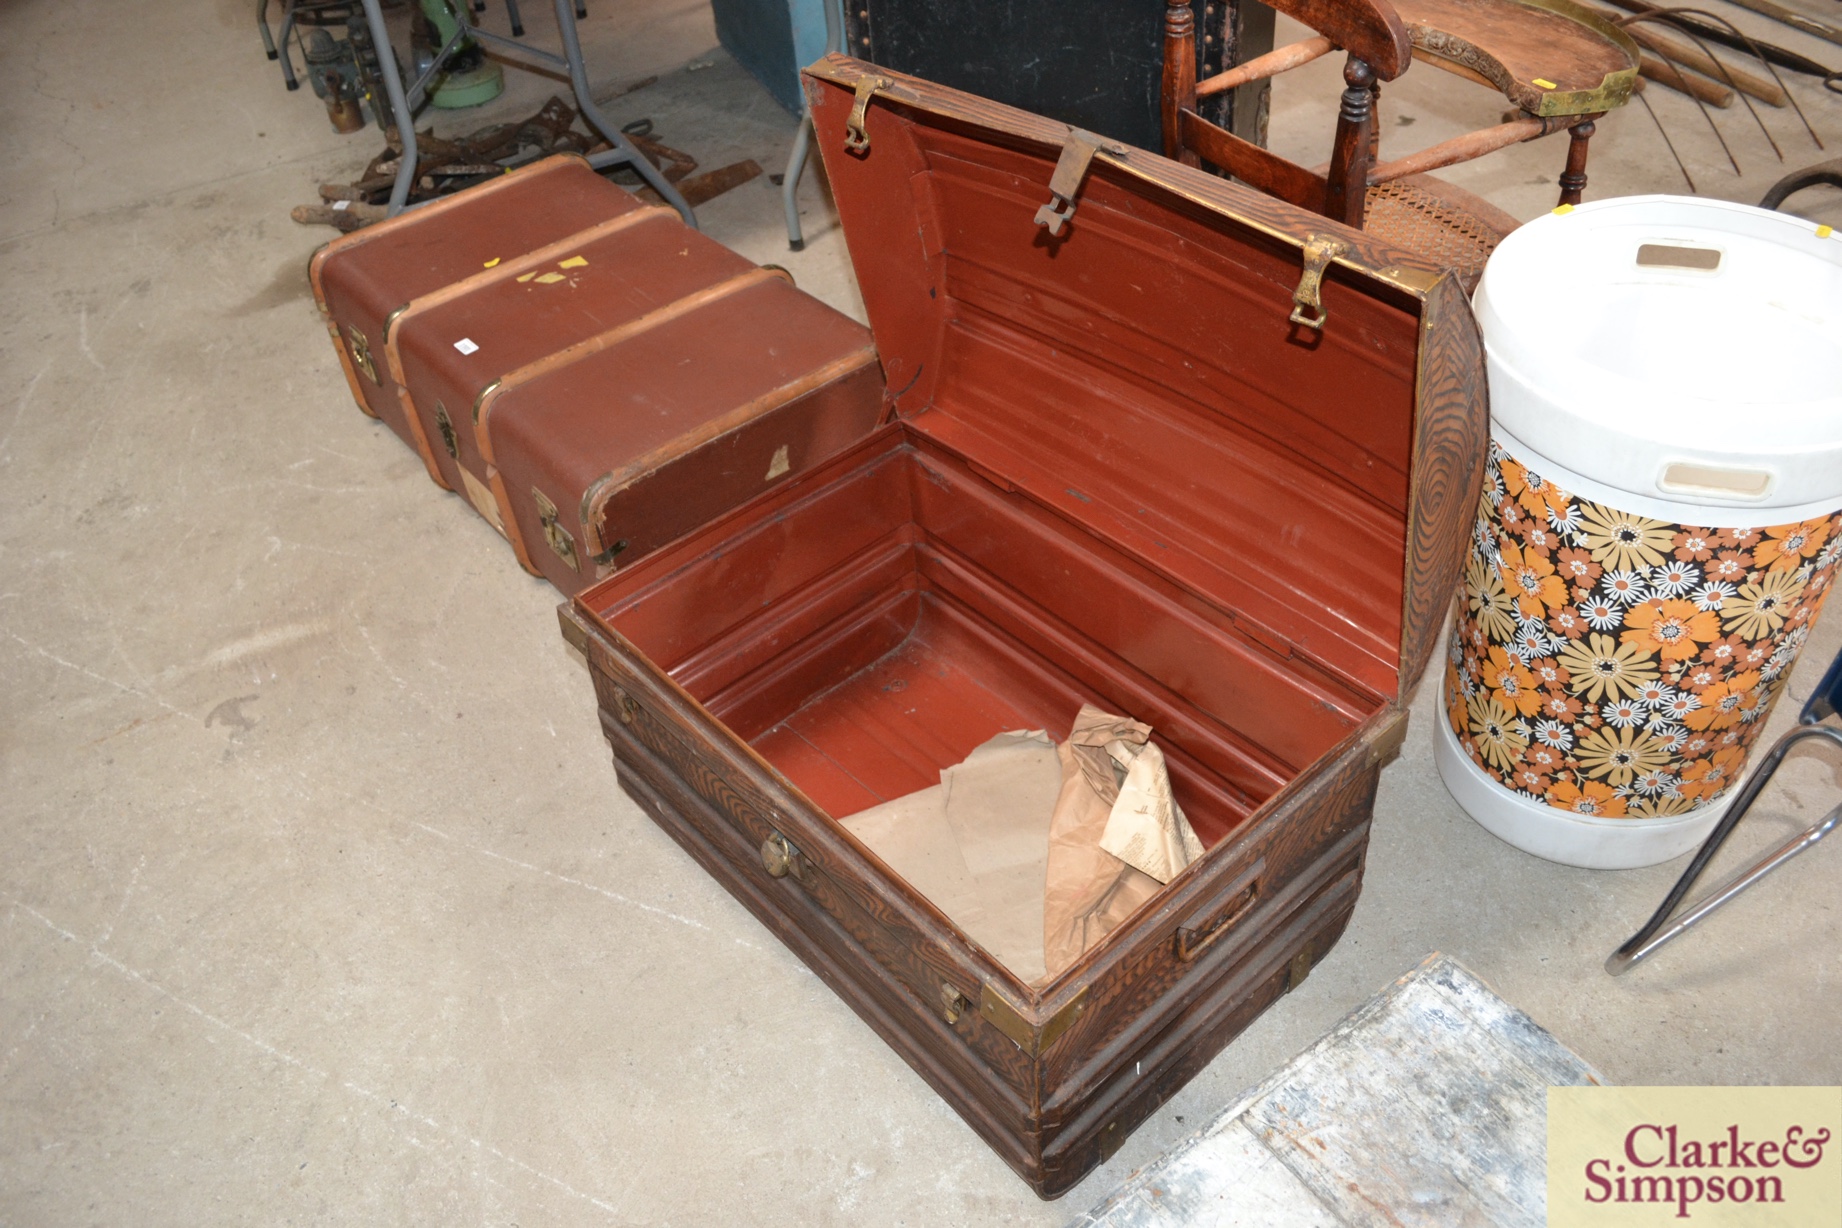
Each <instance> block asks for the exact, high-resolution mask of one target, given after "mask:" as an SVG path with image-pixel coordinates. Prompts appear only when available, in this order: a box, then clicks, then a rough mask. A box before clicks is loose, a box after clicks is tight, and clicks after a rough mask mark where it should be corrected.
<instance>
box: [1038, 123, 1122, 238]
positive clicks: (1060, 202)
mask: <svg viewBox="0 0 1842 1228" xmlns="http://www.w3.org/2000/svg"><path fill="white" fill-rule="evenodd" d="M1103 149H1104V150H1105V151H1106V152H1107V153H1109V154H1111V155H1112V156H1114V157H1115V158H1123V157H1125V156H1126V147H1125V146H1124V145H1121V144H1119V143H1118V142H1117V141H1109V140H1107V139H1106V138H1105V137H1101V136H1095V135H1094V134H1093V133H1091V132H1085V131H1083V130H1082V129H1080V128H1070V129H1069V130H1068V140H1067V142H1066V143H1065V144H1064V145H1063V146H1062V156H1061V157H1059V158H1057V159H1056V161H1055V173H1054V174H1053V175H1051V176H1049V197H1050V200H1049V203H1048V204H1046V205H1044V206H1043V207H1042V208H1040V209H1038V210H1037V211H1036V224H1037V225H1038V226H1041V227H1042V228H1043V229H1045V230H1047V231H1048V232H1049V233H1050V234H1051V235H1059V234H1061V233H1062V227H1063V226H1065V225H1067V224H1068V219H1069V218H1071V217H1073V216H1074V214H1075V197H1076V195H1078V194H1079V193H1080V191H1081V184H1082V182H1083V181H1084V180H1086V178H1087V168H1088V167H1089V166H1091V165H1093V161H1094V155H1095V154H1097V153H1099V152H1100V151H1101V150H1103Z"/></svg>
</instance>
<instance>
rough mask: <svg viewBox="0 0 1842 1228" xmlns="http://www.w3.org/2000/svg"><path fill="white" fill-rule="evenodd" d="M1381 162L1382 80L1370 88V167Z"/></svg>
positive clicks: (1377, 80)
mask: <svg viewBox="0 0 1842 1228" xmlns="http://www.w3.org/2000/svg"><path fill="white" fill-rule="evenodd" d="M1380 161H1381V80H1380V78H1377V79H1376V82H1375V84H1374V85H1371V86H1370V87H1369V165H1370V166H1373V165H1375V164H1376V163H1377V162H1380Z"/></svg>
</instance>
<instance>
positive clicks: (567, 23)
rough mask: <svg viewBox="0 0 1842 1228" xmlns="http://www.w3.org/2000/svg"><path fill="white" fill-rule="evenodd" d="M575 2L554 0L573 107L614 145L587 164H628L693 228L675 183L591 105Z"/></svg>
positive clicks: (690, 214)
mask: <svg viewBox="0 0 1842 1228" xmlns="http://www.w3.org/2000/svg"><path fill="white" fill-rule="evenodd" d="M575 9H576V6H575V4H574V0H556V25H557V31H558V32H559V33H560V34H561V35H562V36H563V58H564V59H565V60H567V61H568V67H569V84H570V86H571V87H572V88H573V89H574V90H575V92H576V109H577V110H579V111H581V112H582V117H583V118H584V119H586V120H588V122H589V123H590V124H591V125H592V126H593V127H594V128H595V130H596V131H597V132H599V133H601V135H602V137H603V138H605V139H606V140H607V142H608V144H610V145H612V146H613V147H614V148H612V149H609V150H607V151H605V152H603V153H599V154H596V155H595V156H594V157H592V158H590V159H589V160H588V164H589V165H590V166H592V167H594V168H595V169H596V170H601V169H603V168H604V167H609V166H619V165H625V166H631V167H632V168H633V170H634V171H635V173H637V174H638V175H639V177H640V178H641V179H644V180H645V181H646V186H647V187H650V188H651V189H652V190H653V191H655V192H657V193H658V194H659V195H660V196H662V197H664V199H665V203H666V204H668V205H670V206H671V207H672V208H674V209H676V210H677V211H678V215H679V216H680V217H682V218H683V219H684V224H685V225H687V226H689V227H690V228H691V229H693V230H695V229H697V215H696V214H695V213H693V212H691V206H690V205H688V204H686V203H685V199H684V197H683V195H682V194H680V193H679V191H678V189H677V187H676V186H674V185H673V184H672V182H671V181H670V180H668V179H666V178H665V176H664V175H661V174H660V173H659V168H658V167H656V166H654V165H653V164H652V163H650V162H648V161H647V160H646V155H645V154H642V153H641V152H640V151H639V150H637V149H635V148H634V147H633V142H631V141H629V140H628V139H627V138H626V137H625V136H624V135H622V133H621V130H620V125H618V124H616V123H615V122H614V121H613V120H611V119H609V118H608V117H607V116H605V115H603V114H602V113H601V108H600V107H598V106H596V105H595V96H594V94H592V93H591V92H590V91H589V87H588V69H587V68H586V67H584V66H583V63H582V42H581V40H580V39H579V38H578V37H577V36H576V12H575Z"/></svg>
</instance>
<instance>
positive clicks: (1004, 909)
mask: <svg viewBox="0 0 1842 1228" xmlns="http://www.w3.org/2000/svg"><path fill="white" fill-rule="evenodd" d="M1150 734H1151V727H1150V726H1148V725H1144V724H1141V723H1140V722H1137V721H1133V720H1129V719H1127V718H1125V717H1119V716H1114V715H1111V714H1109V713H1105V712H1101V711H1100V710H1099V709H1097V708H1095V707H1093V706H1092V705H1087V706H1084V707H1083V708H1082V709H1081V712H1080V715H1079V716H1077V717H1076V718H1075V724H1074V730H1073V732H1072V733H1071V734H1070V735H1069V739H1068V741H1067V742H1065V743H1062V744H1060V745H1057V744H1056V743H1055V742H1052V741H1051V740H1050V739H1049V738H1048V736H1047V735H1046V734H1044V733H1043V731H1041V730H1017V731H1012V732H1008V733H1001V734H999V735H998V736H997V737H994V738H992V739H991V740H990V741H988V742H986V743H984V744H983V745H981V746H980V747H978V748H977V749H976V750H974V751H973V752H972V754H971V755H969V756H967V757H966V759H965V761H964V762H962V763H959V764H956V765H954V766H953V767H950V768H947V769H945V770H944V771H942V772H941V774H940V781H941V782H940V784H938V785H935V786H933V787H932V788H927V789H922V790H920V791H918V792H915V793H910V794H908V795H906V796H904V797H898V798H895V799H894V800H892V801H888V802H885V803H883V804H882V805H880V806H876V807H872V808H871V809H869V810H864V811H860V812H859V813H857V814H855V815H851V816H850V817H848V818H846V819H844V820H842V822H843V824H844V826H845V827H846V828H847V829H849V830H850V831H851V832H852V833H853V834H854V835H856V837H857V838H858V839H860V840H862V841H863V842H864V843H865V844H866V845H868V846H869V847H870V849H871V850H872V851H873V852H875V853H876V855H877V856H878V857H880V858H882V859H883V861H884V862H885V863H886V864H888V866H889V867H890V868H891V869H893V870H894V871H895V872H896V873H898V874H900V875H901V876H902V877H903V878H905V879H907V880H908V883H909V885H910V886H912V887H914V888H915V890H916V891H918V892H920V893H921V894H922V895H923V896H925V897H926V898H927V899H928V900H929V901H931V902H932V903H933V905H934V906H935V907H936V908H938V909H940V911H941V912H943V913H945V914H946V915H947V917H948V918H949V919H951V920H952V921H953V923H954V924H955V925H957V926H959V928H960V929H962V930H964V931H965V933H966V934H967V936H968V937H970V938H971V939H972V940H973V941H974V942H977V943H978V944H979V945H980V946H982V947H984V948H985V950H986V951H987V952H989V953H990V954H991V956H992V957H993V958H994V959H996V960H997V961H998V962H999V963H1002V964H1003V965H1004V966H1005V967H1007V968H1009V969H1010V970H1011V971H1012V972H1013V973H1015V974H1016V975H1017V976H1018V977H1019V978H1020V979H1022V980H1024V981H1025V982H1029V983H1038V984H1040V983H1044V982H1046V981H1047V980H1048V979H1049V978H1050V977H1051V976H1053V975H1055V974H1056V973H1058V972H1060V971H1061V970H1062V969H1063V968H1064V967H1066V966H1067V965H1068V964H1070V963H1072V962H1073V961H1074V960H1075V959H1077V958H1079V956H1080V955H1081V953H1082V952H1083V951H1085V950H1087V948H1088V947H1090V946H1092V945H1094V943H1096V942H1098V941H1100V939H1101V938H1103V937H1105V935H1106V934H1107V933H1108V932H1109V931H1110V930H1111V929H1112V928H1113V927H1114V926H1116V925H1118V924H1119V922H1120V921H1122V920H1124V919H1125V918H1126V917H1127V916H1128V915H1130V914H1131V913H1132V911H1133V910H1134V909H1136V908H1137V907H1138V906H1139V905H1140V904H1143V903H1144V902H1145V901H1146V900H1148V899H1150V898H1151V897H1152V896H1153V895H1155V894H1156V893H1157V891H1158V890H1159V888H1160V887H1162V886H1163V884H1164V883H1166V882H1168V881H1169V880H1170V879H1171V878H1172V877H1174V876H1175V875H1176V873H1177V872H1178V871H1179V870H1181V869H1182V868H1183V867H1184V866H1186V865H1188V864H1189V863H1190V862H1191V861H1193V860H1194V859H1195V858H1197V857H1199V856H1201V854H1202V844H1201V842H1200V841H1199V840H1198V839H1197V838H1196V834H1195V832H1193V831H1192V830H1191V829H1190V825H1189V821H1188V820H1187V819H1185V818H1184V816H1183V811H1182V809H1181V808H1180V807H1179V806H1178V805H1177V803H1176V801H1175V799H1173V798H1172V797H1171V794H1170V780H1169V776H1168V773H1167V771H1166V769H1165V766H1164V757H1163V754H1162V752H1161V751H1159V750H1158V748H1157V746H1156V744H1155V743H1152V742H1151V741H1150V740H1149V739H1150Z"/></svg>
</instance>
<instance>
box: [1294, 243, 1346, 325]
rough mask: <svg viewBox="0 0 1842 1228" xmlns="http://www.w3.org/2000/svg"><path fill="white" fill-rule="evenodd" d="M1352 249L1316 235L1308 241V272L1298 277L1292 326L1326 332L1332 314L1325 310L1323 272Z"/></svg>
mask: <svg viewBox="0 0 1842 1228" xmlns="http://www.w3.org/2000/svg"><path fill="white" fill-rule="evenodd" d="M1349 249H1350V245H1349V244H1347V243H1345V242H1344V241H1343V240H1341V239H1331V238H1327V237H1325V236H1324V235H1316V234H1314V235H1312V236H1311V237H1309V238H1307V239H1306V240H1305V271H1304V272H1303V273H1302V274H1300V276H1299V279H1298V289H1296V290H1294V291H1293V292H1292V323H1294V324H1303V325H1304V326H1305V327H1306V328H1311V329H1316V330H1317V331H1319V332H1322V331H1324V321H1326V320H1328V319H1330V313H1329V312H1328V311H1325V310H1324V302H1323V288H1324V271H1325V270H1326V269H1328V268H1329V267H1330V262H1331V261H1332V260H1335V259H1336V258H1337V257H1338V256H1341V255H1342V254H1343V253H1344V252H1347V251H1348V250H1349Z"/></svg>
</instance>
